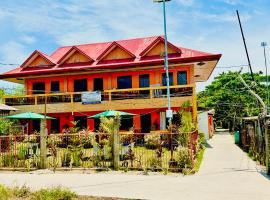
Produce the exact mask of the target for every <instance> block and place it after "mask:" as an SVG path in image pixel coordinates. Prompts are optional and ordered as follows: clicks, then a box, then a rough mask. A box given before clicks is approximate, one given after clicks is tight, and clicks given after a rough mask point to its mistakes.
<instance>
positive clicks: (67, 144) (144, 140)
mask: <svg viewBox="0 0 270 200" xmlns="http://www.w3.org/2000/svg"><path fill="white" fill-rule="evenodd" d="M179 137H180V135H179V134H158V133H154V134H149V133H147V134H142V133H132V134H128V133H125V134H120V135H119V140H120V143H119V160H120V161H119V166H120V169H136V170H144V169H151V170H162V169H168V170H176V171H179V170H181V169H182V168H184V167H192V165H193V161H194V157H195V154H196V150H197V141H198V133H197V131H195V132H193V133H190V134H189V137H190V143H189V144H190V146H189V148H183V147H181V145H180V144H179ZM110 140H111V137H110V134H102V133H84V134H65V135H60V134H59V135H50V136H48V141H47V167H48V168H53V169H57V168H85V169H86V168H87V169H91V168H100V169H101V168H110V167H113V166H112V165H113V155H112V152H113V151H112V148H113V147H112V146H111V144H112V143H111V141H110ZM183 149H184V150H185V149H186V150H187V151H183ZM0 150H1V151H0V168H7V167H8V168H24V169H36V168H38V164H39V161H40V137H39V136H37V135H31V136H28V135H25V136H2V137H0ZM183 156H186V157H184V160H188V161H189V163H187V164H186V165H185V166H183V164H182V163H181V159H182V160H183Z"/></svg>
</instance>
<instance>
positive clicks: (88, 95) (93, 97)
mask: <svg viewBox="0 0 270 200" xmlns="http://www.w3.org/2000/svg"><path fill="white" fill-rule="evenodd" d="M97 103H101V92H100V91H95V92H83V93H82V104H97Z"/></svg>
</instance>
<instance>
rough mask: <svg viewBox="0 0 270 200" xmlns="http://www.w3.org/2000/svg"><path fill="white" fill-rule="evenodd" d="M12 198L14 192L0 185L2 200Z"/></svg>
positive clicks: (0, 199) (0, 197) (0, 198)
mask: <svg viewBox="0 0 270 200" xmlns="http://www.w3.org/2000/svg"><path fill="white" fill-rule="evenodd" d="M11 197H12V191H11V190H10V189H9V188H8V187H6V186H3V185H0V200H8V199H10V198H11Z"/></svg>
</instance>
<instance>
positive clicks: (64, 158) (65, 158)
mask: <svg viewBox="0 0 270 200" xmlns="http://www.w3.org/2000/svg"><path fill="white" fill-rule="evenodd" d="M61 162H62V167H69V166H70V163H71V153H70V152H68V150H66V151H65V152H64V153H63V154H62V155H61Z"/></svg>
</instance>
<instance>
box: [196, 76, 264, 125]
mask: <svg viewBox="0 0 270 200" xmlns="http://www.w3.org/2000/svg"><path fill="white" fill-rule="evenodd" d="M242 77H243V78H244V80H245V81H246V83H247V84H248V85H249V86H251V87H252V89H253V90H255V91H256V93H257V94H258V95H259V96H261V97H262V98H263V99H264V100H266V97H267V90H266V86H265V85H263V84H262V83H261V81H262V80H263V78H262V75H260V74H254V78H255V83H254V82H253V81H252V78H251V75H250V73H244V74H242ZM198 103H199V106H202V107H209V108H213V109H215V113H216V114H215V122H216V123H217V124H219V125H222V126H223V127H225V128H231V129H233V130H234V128H235V126H236V125H237V124H238V123H239V122H240V121H241V119H242V118H243V117H245V116H252V115H258V114H259V113H260V112H261V109H262V108H261V107H260V105H259V104H258V102H257V100H256V99H255V98H254V97H253V96H252V95H250V93H249V92H248V90H247V88H246V87H244V85H243V83H242V82H241V81H240V80H239V73H238V72H226V73H225V72H224V73H222V74H220V75H219V76H217V77H215V80H214V81H213V82H212V83H211V84H210V85H209V86H207V87H206V89H205V91H202V92H200V93H199V94H198Z"/></svg>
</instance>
